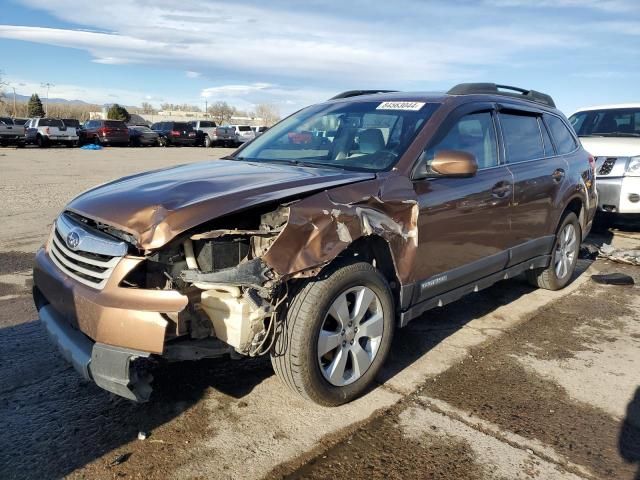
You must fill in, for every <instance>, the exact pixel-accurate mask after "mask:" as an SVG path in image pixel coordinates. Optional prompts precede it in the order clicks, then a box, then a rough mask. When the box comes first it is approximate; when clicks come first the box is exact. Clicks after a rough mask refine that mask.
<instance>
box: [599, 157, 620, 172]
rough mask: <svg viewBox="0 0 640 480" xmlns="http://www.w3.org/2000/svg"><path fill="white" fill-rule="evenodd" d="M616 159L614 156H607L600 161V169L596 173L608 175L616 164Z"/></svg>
mask: <svg viewBox="0 0 640 480" xmlns="http://www.w3.org/2000/svg"><path fill="white" fill-rule="evenodd" d="M616 160H617V159H616V158H607V159H606V160H605V161H604V162H603V163H602V166H601V167H600V170H598V175H609V174H610V173H611V170H613V167H614V166H615V164H616Z"/></svg>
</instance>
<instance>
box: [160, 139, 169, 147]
mask: <svg viewBox="0 0 640 480" xmlns="http://www.w3.org/2000/svg"><path fill="white" fill-rule="evenodd" d="M158 145H160V146H161V147H168V146H169V142H168V141H167V139H166V138H164V137H160V138H158Z"/></svg>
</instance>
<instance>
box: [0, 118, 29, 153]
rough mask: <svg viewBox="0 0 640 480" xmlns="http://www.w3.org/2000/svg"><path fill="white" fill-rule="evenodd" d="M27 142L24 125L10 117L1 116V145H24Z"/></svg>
mask: <svg viewBox="0 0 640 480" xmlns="http://www.w3.org/2000/svg"><path fill="white" fill-rule="evenodd" d="M25 142H26V137H25V131H24V126H23V125H20V124H15V123H14V122H13V119H11V118H9V117H0V147H4V146H5V145H16V146H17V147H24V146H25Z"/></svg>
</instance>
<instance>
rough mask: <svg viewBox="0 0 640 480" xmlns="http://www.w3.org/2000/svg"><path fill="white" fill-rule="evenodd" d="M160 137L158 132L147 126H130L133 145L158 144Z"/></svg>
mask: <svg viewBox="0 0 640 480" xmlns="http://www.w3.org/2000/svg"><path fill="white" fill-rule="evenodd" d="M158 138H159V135H158V132H154V131H153V130H151V129H150V128H149V127H147V126H144V125H134V126H131V127H129V144H130V145H131V146H132V147H143V146H156V145H158Z"/></svg>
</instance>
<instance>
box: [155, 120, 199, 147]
mask: <svg viewBox="0 0 640 480" xmlns="http://www.w3.org/2000/svg"><path fill="white" fill-rule="evenodd" d="M151 130H153V131H154V132H156V133H157V134H158V135H159V137H158V142H159V144H160V146H162V147H169V146H172V145H177V146H187V147H193V146H194V145H195V144H196V141H197V134H196V131H195V130H194V129H193V127H192V126H191V125H190V124H189V123H187V122H159V123H154V124H153V125H151Z"/></svg>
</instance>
